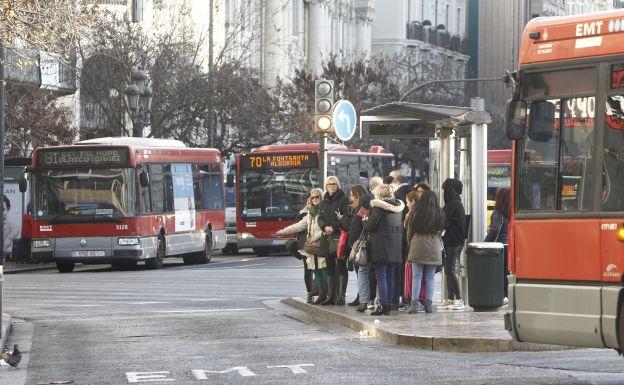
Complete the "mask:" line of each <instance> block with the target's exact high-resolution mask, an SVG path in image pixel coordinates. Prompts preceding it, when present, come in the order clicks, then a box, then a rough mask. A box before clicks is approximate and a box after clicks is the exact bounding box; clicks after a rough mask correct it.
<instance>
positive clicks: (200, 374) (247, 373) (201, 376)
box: [192, 366, 256, 380]
mask: <svg viewBox="0 0 624 385" xmlns="http://www.w3.org/2000/svg"><path fill="white" fill-rule="evenodd" d="M192 372H193V375H194V376H195V379H196V380H207V379H208V376H207V375H206V374H207V373H211V374H226V373H231V372H238V374H240V375H241V376H243V377H251V376H255V375H256V373H254V372H252V371H251V370H249V368H248V367H246V366H235V367H233V368H229V369H226V370H203V369H193V371H192Z"/></svg>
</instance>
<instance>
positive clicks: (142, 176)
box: [139, 171, 149, 187]
mask: <svg viewBox="0 0 624 385" xmlns="http://www.w3.org/2000/svg"><path fill="white" fill-rule="evenodd" d="M139 182H140V183H141V187H147V186H149V176H148V175H147V172H145V171H141V173H140V174H139Z"/></svg>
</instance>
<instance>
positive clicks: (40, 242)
mask: <svg viewBox="0 0 624 385" xmlns="http://www.w3.org/2000/svg"><path fill="white" fill-rule="evenodd" d="M32 247H33V249H41V248H44V247H50V240H49V239H35V240H34V241H33V243H32Z"/></svg>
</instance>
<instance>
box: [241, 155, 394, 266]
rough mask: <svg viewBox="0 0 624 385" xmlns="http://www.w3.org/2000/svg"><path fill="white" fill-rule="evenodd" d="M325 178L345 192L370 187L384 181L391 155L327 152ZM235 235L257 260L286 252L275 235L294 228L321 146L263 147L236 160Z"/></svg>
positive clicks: (314, 180)
mask: <svg viewBox="0 0 624 385" xmlns="http://www.w3.org/2000/svg"><path fill="white" fill-rule="evenodd" d="M327 163H328V164H327V175H335V176H336V177H338V179H339V180H340V182H341V184H342V189H343V190H344V191H348V188H349V187H350V186H353V185H356V184H361V185H364V186H368V180H369V178H371V177H373V176H385V175H388V173H389V172H390V171H391V170H392V168H393V166H394V156H393V155H392V154H389V153H384V152H383V149H382V148H381V147H373V148H372V149H371V152H361V151H360V150H354V149H348V148H347V147H345V146H342V145H334V146H330V147H329V151H328V154H327ZM236 170H237V175H236V194H237V196H236V202H237V215H236V231H237V236H238V239H237V240H238V248H239V249H242V248H249V247H251V248H253V250H254V252H255V253H256V254H257V255H258V256H266V255H268V254H269V253H271V252H275V251H280V250H283V249H284V243H285V241H286V239H284V238H275V236H274V234H275V231H277V230H279V229H281V228H283V227H286V226H287V225H290V224H292V223H294V221H295V218H296V217H297V214H298V213H299V211H300V210H301V209H302V208H303V207H304V206H305V204H306V201H307V198H308V194H309V192H310V190H311V189H312V188H314V187H318V186H319V145H318V143H313V144H308V143H300V144H283V145H268V146H262V147H260V148H259V149H258V150H257V151H253V152H250V153H248V154H239V155H237V158H236Z"/></svg>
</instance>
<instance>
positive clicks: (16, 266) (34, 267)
mask: <svg viewBox="0 0 624 385" xmlns="http://www.w3.org/2000/svg"><path fill="white" fill-rule="evenodd" d="M3 267H4V274H17V273H25V272H29V271H38V270H47V269H56V264H54V263H22V262H9V261H4V265H3Z"/></svg>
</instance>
